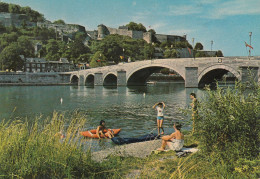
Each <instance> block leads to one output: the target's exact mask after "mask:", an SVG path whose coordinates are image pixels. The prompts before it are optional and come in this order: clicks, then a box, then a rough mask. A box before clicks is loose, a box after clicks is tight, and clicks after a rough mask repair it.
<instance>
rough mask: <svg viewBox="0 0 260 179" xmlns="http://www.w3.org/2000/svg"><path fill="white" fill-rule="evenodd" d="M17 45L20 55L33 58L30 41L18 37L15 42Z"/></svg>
mask: <svg viewBox="0 0 260 179" xmlns="http://www.w3.org/2000/svg"><path fill="white" fill-rule="evenodd" d="M17 42H18V45H19V46H20V47H21V49H22V53H21V55H24V56H25V57H33V56H34V47H33V44H32V41H31V40H30V38H29V37H28V36H20V37H19V38H18V40H17Z"/></svg>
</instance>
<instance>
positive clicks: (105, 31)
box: [87, 24, 186, 43]
mask: <svg viewBox="0 0 260 179" xmlns="http://www.w3.org/2000/svg"><path fill="white" fill-rule="evenodd" d="M87 34H88V35H89V36H90V37H91V38H92V39H93V40H102V39H104V38H105V37H106V36H107V35H111V34H118V35H123V36H129V37H131V38H133V39H143V40H145V41H146V42H147V43H152V42H153V41H157V42H166V41H170V42H179V41H186V36H185V35H184V36H177V35H164V34H154V39H153V34H152V32H143V31H134V30H129V29H128V27H127V26H119V28H118V29H116V28H111V27H107V26H105V25H103V24H100V25H98V30H97V31H87Z"/></svg>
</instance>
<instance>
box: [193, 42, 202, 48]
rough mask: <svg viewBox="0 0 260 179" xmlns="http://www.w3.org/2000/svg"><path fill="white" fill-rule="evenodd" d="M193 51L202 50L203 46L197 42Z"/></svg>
mask: <svg viewBox="0 0 260 179" xmlns="http://www.w3.org/2000/svg"><path fill="white" fill-rule="evenodd" d="M194 49H195V50H203V45H202V44H201V43H200V42H197V43H196V45H195V47H194Z"/></svg>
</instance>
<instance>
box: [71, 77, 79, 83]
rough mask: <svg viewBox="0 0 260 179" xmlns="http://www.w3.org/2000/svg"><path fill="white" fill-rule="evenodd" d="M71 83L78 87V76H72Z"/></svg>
mask: <svg viewBox="0 0 260 179" xmlns="http://www.w3.org/2000/svg"><path fill="white" fill-rule="evenodd" d="M70 83H71V84H75V85H77V84H78V83H79V77H78V75H72V76H71V78H70Z"/></svg>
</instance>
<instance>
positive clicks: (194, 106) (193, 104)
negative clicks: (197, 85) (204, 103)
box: [190, 93, 198, 134]
mask: <svg viewBox="0 0 260 179" xmlns="http://www.w3.org/2000/svg"><path fill="white" fill-rule="evenodd" d="M190 99H191V100H192V102H191V103H190V105H191V110H192V114H191V119H192V134H193V133H194V132H195V121H197V119H198V100H197V98H196V94H195V93H191V94H190Z"/></svg>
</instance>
